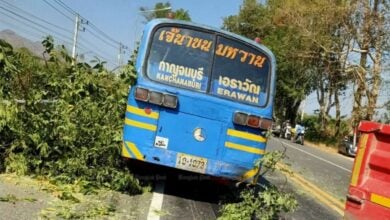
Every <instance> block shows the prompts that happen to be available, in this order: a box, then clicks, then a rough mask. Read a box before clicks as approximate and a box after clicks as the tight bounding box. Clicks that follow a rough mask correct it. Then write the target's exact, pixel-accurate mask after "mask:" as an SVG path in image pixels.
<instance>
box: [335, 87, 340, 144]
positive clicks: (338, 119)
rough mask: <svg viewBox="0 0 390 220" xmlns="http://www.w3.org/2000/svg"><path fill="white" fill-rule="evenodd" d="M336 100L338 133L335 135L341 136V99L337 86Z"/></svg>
mask: <svg viewBox="0 0 390 220" xmlns="http://www.w3.org/2000/svg"><path fill="white" fill-rule="evenodd" d="M334 102H335V105H336V133H335V136H336V137H339V136H340V126H341V111H340V100H339V89H338V88H337V87H336V88H335V91H334Z"/></svg>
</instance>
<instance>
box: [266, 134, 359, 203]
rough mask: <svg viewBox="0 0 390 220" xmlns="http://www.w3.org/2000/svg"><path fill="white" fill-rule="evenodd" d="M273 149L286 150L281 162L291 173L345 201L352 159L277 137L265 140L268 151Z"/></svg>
mask: <svg viewBox="0 0 390 220" xmlns="http://www.w3.org/2000/svg"><path fill="white" fill-rule="evenodd" d="M273 150H280V151H286V153H285V155H286V158H285V159H284V160H283V162H284V163H285V164H287V165H289V166H290V168H291V170H293V171H294V172H297V173H299V174H301V175H302V176H303V177H304V178H305V179H306V180H308V181H310V182H312V183H314V184H315V185H316V186H318V187H319V188H321V189H322V190H324V191H326V192H328V193H330V194H332V195H333V196H334V197H336V198H337V199H339V200H340V201H345V196H346V194H347V190H348V185H349V181H350V177H351V171H352V167H353V158H350V157H346V156H344V155H341V154H337V153H329V152H326V151H323V150H320V149H318V148H316V147H310V146H302V145H299V144H294V143H292V142H291V141H288V140H285V139H280V138H271V139H270V140H269V141H268V145H267V151H273Z"/></svg>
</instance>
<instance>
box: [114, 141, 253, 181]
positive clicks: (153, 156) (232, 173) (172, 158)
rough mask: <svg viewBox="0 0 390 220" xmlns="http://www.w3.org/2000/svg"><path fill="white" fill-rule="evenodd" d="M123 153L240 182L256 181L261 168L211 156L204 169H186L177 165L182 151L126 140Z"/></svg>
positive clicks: (127, 155)
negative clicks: (143, 146)
mask: <svg viewBox="0 0 390 220" xmlns="http://www.w3.org/2000/svg"><path fill="white" fill-rule="evenodd" d="M121 154H122V156H123V157H125V158H131V159H136V160H141V161H144V162H147V163H153V164H157V165H162V166H167V167H172V168H176V169H181V170H187V171H191V172H195V173H201V174H206V175H211V176H217V177H223V178H228V179H233V180H237V181H240V182H249V183H256V181H257V175H258V173H259V169H258V168H256V167H253V166H252V167H248V166H245V165H243V164H233V163H227V162H224V161H221V160H215V159H210V158H205V159H207V167H206V169H205V170H204V171H197V170H190V169H184V168H182V167H180V166H177V158H178V154H180V152H175V151H171V150H166V149H160V148H157V147H145V148H139V147H137V146H136V145H135V144H133V143H131V142H126V144H125V143H123V146H122V153H121ZM195 157H198V156H195Z"/></svg>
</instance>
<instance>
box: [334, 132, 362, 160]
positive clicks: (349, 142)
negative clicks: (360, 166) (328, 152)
mask: <svg viewBox="0 0 390 220" xmlns="http://www.w3.org/2000/svg"><path fill="white" fill-rule="evenodd" d="M356 142H357V141H356ZM356 144H357V143H356ZM356 144H355V145H353V136H348V137H346V138H344V140H343V141H342V142H341V143H340V144H339V147H338V150H339V153H342V154H345V155H347V156H351V157H355V156H356V151H357V147H356Z"/></svg>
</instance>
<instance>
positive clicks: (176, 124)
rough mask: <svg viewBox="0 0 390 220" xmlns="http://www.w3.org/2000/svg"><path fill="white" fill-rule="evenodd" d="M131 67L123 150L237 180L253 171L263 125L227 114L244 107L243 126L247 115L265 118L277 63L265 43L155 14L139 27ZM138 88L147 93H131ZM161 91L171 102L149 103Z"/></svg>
mask: <svg viewBox="0 0 390 220" xmlns="http://www.w3.org/2000/svg"><path fill="white" fill-rule="evenodd" d="M170 35H172V36H173V35H174V36H175V38H173V37H172V36H170ZM175 40H176V41H175ZM136 70H137V74H138V78H137V82H136V85H135V86H133V87H132V88H131V89H130V91H129V97H128V103H127V111H126V120H125V126H124V134H123V149H122V155H123V156H125V157H129V158H133V159H138V160H143V161H145V162H149V163H154V164H159V165H163V166H169V167H176V168H178V169H185V170H190V171H193V172H199V173H205V174H208V175H213V176H219V177H225V178H230V179H237V180H242V181H244V180H247V179H251V178H253V177H254V175H255V174H257V173H258V172H259V171H258V169H257V168H256V167H254V163H255V162H256V160H258V159H260V158H261V157H262V155H263V154H264V152H265V148H266V141H267V139H266V137H265V133H266V132H265V130H262V129H260V128H254V127H253V126H252V127H251V126H246V125H240V124H237V123H234V122H233V117H235V114H236V113H237V112H242V113H245V114H246V116H247V117H248V119H246V120H247V121H248V125H249V118H250V117H251V116H252V115H253V116H258V117H259V118H260V120H262V122H264V124H265V123H266V122H268V123H269V122H270V120H272V112H273V99H274V93H275V80H276V76H275V70H276V63H275V58H274V56H273V54H272V52H271V51H270V50H269V49H267V48H266V47H265V46H263V45H260V44H258V43H256V42H254V41H252V40H249V39H247V38H244V37H242V36H239V35H236V34H233V33H230V32H226V31H223V30H219V29H216V28H212V27H207V26H204V25H199V24H194V23H190V22H184V21H177V20H169V19H157V20H153V21H151V22H149V23H148V24H147V25H146V27H145V29H144V33H143V37H142V40H141V43H140V47H139V52H138V57H137V66H136ZM241 70H242V71H243V72H242V73H241V72H239V73H238V71H241ZM137 88H142V89H145V90H146V91H147V94H148V95H147V99H148V100H144V101H142V100H140V98H137V99H136V98H135V92H136V90H137ZM145 90H143V91H141V92H144V91H145ZM152 92H155V93H154V94H152ZM140 94H141V93H140ZM145 94H146V93H145ZM166 96H170V97H174V99H177V106H176V107H172V106H171V107H166V106H164V104H163V103H157V104H152V103H153V102H155V101H152V99H154V98H152V97H155V99H156V100H157V101H156V102H160V101H161V100H160V98H161V97H164V99H166V100H168V98H169V97H166ZM151 102H152V103H151ZM167 102H168V101H167ZM256 122H257V121H255V123H256ZM259 123H260V122H259Z"/></svg>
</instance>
